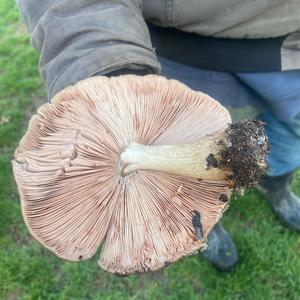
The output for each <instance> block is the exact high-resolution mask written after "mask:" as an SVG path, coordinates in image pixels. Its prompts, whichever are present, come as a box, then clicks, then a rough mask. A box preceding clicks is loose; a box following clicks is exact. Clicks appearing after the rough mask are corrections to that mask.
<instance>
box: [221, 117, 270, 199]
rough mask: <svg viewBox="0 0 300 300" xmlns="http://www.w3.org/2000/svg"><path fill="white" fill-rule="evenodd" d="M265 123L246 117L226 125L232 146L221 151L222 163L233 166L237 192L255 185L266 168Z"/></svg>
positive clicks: (266, 143) (267, 148) (267, 151)
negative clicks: (246, 118)
mask: <svg viewBox="0 0 300 300" xmlns="http://www.w3.org/2000/svg"><path fill="white" fill-rule="evenodd" d="M264 125H265V123H263V122H261V121H259V120H244V121H240V122H238V123H235V124H230V125H229V127H228V129H226V133H227V134H228V141H229V146H228V147H226V148H225V149H223V150H222V151H221V153H220V156H221V161H219V166H220V167H221V168H222V167H227V168H229V169H231V170H232V172H233V177H232V181H233V182H234V189H235V190H236V191H237V192H240V193H241V192H243V190H244V189H247V188H251V187H254V186H256V185H257V184H258V182H259V179H260V178H261V177H263V176H264V175H265V174H266V172H267V169H268V164H267V158H268V153H269V151H270V143H269V140H268V138H267V136H266V134H265V131H264ZM220 143H222V141H220Z"/></svg>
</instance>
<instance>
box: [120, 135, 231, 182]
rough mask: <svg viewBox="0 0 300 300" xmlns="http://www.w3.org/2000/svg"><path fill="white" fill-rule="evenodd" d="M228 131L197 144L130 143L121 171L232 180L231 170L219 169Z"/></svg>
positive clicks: (124, 174)
mask: <svg viewBox="0 0 300 300" xmlns="http://www.w3.org/2000/svg"><path fill="white" fill-rule="evenodd" d="M226 136H227V135H226V133H225V132H221V133H217V134H215V135H212V136H207V137H205V138H203V139H201V140H200V141H199V142H197V143H195V144H181V145H180V144H177V145H162V146H160V145H153V146H145V145H141V144H131V145H130V146H129V147H128V148H127V149H126V150H125V151H124V152H123V153H122V154H121V156H120V160H119V166H118V170H119V173H120V174H121V175H122V176H126V175H128V174H130V173H132V172H134V171H136V170H152V171H160V172H165V173H171V174H175V175H182V176H189V177H194V178H199V179H229V178H230V177H231V176H232V172H231V171H230V170H229V169H228V168H227V167H224V168H220V166H219V164H218V161H220V159H221V157H220V153H221V150H222V149H224V147H227V144H228V142H227V137H226Z"/></svg>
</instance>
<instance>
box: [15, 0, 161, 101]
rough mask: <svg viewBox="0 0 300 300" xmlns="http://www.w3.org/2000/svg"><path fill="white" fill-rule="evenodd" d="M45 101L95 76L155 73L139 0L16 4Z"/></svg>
mask: <svg viewBox="0 0 300 300" xmlns="http://www.w3.org/2000/svg"><path fill="white" fill-rule="evenodd" d="M17 3H18V6H19V9H20V12H21V15H22V17H23V19H24V21H25V23H26V25H27V27H28V30H29V31H30V33H31V35H32V37H31V43H32V46H33V47H34V48H36V49H37V51H38V52H39V53H40V61H39V68H40V74H41V76H42V78H43V80H44V82H45V86H46V90H47V93H48V96H49V98H52V97H53V96H54V95H55V94H56V93H57V92H59V91H60V90H61V89H63V88H64V87H66V86H68V85H70V84H74V83H76V82H77V81H79V80H82V79H84V78H87V77H89V76H93V75H95V74H98V75H99V74H101V75H105V74H108V73H114V72H115V71H116V70H119V69H126V70H133V72H135V71H136V72H140V71H143V72H145V73H147V72H149V73H159V70H160V69H159V68H160V67H159V63H158V62H157V59H156V56H155V53H154V50H153V48H152V45H151V41H150V36H149V32H148V29H147V25H146V23H145V21H144V19H143V17H142V12H141V11H142V6H141V1H139V0H114V1H105V0H102V1H101V0H89V1H82V0H56V1H53V0H43V1H40V0H18V2H17Z"/></svg>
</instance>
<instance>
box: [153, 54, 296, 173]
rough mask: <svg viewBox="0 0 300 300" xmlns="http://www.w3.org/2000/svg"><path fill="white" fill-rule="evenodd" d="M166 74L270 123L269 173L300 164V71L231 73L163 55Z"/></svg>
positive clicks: (232, 107)
mask: <svg viewBox="0 0 300 300" xmlns="http://www.w3.org/2000/svg"><path fill="white" fill-rule="evenodd" d="M159 61H160V63H161V66H162V75H164V76H166V77H167V78H172V79H177V80H179V81H181V82H183V83H185V84H186V85H187V86H189V87H190V88H192V89H194V90H198V91H202V92H204V93H207V94H209V95H210V96H212V97H213V98H215V99H216V100H218V101H219V102H221V103H222V104H223V105H224V106H226V107H228V108H229V110H230V111H235V112H240V111H245V112H247V111H248V112H252V117H254V116H255V117H256V118H258V119H260V120H262V121H264V122H266V123H267V124H266V133H267V135H268V137H269V139H270V142H271V153H270V155H269V171H268V175H269V176H279V175H283V174H286V173H289V172H292V171H294V170H295V169H296V168H298V167H300V70H294V71H285V72H264V73H230V72H218V71H211V70H204V69H200V68H196V67H193V66H187V65H183V64H180V63H178V62H175V61H171V60H168V59H165V58H162V57H159Z"/></svg>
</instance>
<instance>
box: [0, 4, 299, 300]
mask: <svg viewBox="0 0 300 300" xmlns="http://www.w3.org/2000/svg"><path fill="white" fill-rule="evenodd" d="M37 65H38V56H37V54H36V53H35V51H34V50H32V49H31V47H30V46H29V38H28V35H27V34H26V31H25V29H24V26H23V25H22V23H21V22H20V20H19V16H18V11H17V9H16V7H15V4H14V1H13V0H1V4H0V120H2V122H1V123H2V124H1V125H0V299H8V300H12V299H43V300H48V299H55V300H65V299H82V300H85V299H99V300H100V299H107V300H108V299H111V300H114V299H132V300H133V299H166V300H168V299H169V300H171V299H188V300H193V299H213V300H218V299H251V300H252V299H300V254H299V249H300V235H299V234H297V233H296V232H293V231H291V230H289V229H287V228H285V227H283V226H282V225H281V223H280V222H279V220H278V219H277V218H276V217H275V216H274V215H273V214H272V212H271V210H270V208H269V207H268V206H267V204H266V202H265V201H264V199H263V198H262V196H261V195H260V194H259V193H258V192H257V191H255V190H252V191H249V192H247V193H246V195H245V196H244V197H242V198H237V199H234V200H233V201H232V204H231V207H230V209H229V211H228V212H227V214H226V216H225V218H224V224H225V225H226V228H227V229H228V230H229V231H230V232H231V234H232V237H233V239H234V241H235V242H236V245H237V247H238V249H239V254H240V264H239V266H238V267H237V268H236V269H235V271H234V272H232V273H219V272H217V271H215V270H214V269H213V268H212V267H211V266H210V265H209V264H208V263H207V262H206V261H204V260H203V259H202V258H201V256H192V257H189V258H185V259H182V260H181V261H179V262H178V263H176V264H174V265H172V266H170V267H168V268H167V269H165V270H163V271H160V272H157V273H153V274H146V275H143V276H130V277H124V278H119V277H116V276H114V275H111V274H109V273H106V272H104V271H103V270H101V269H100V268H98V266H97V255H96V256H95V257H94V258H93V259H92V260H90V261H87V262H82V263H69V262H65V261H62V260H60V259H59V258H57V257H55V256H54V255H53V254H51V253H50V252H49V251H47V250H46V249H44V248H43V247H42V246H40V245H39V244H38V243H37V242H36V241H35V240H34V239H33V238H32V237H31V236H30V234H29V233H28V231H27V229H26V227H25V224H24V222H23V220H22V216H21V212H20V205H19V198H18V194H17V192H16V187H15V183H14V180H13V177H12V172H11V164H10V161H11V159H12V157H13V151H14V149H15V147H16V145H17V143H18V141H19V139H20V138H21V137H22V135H23V134H24V132H25V131H26V126H27V125H26V124H27V123H26V122H28V117H27V115H28V112H29V111H30V110H32V108H31V107H34V105H35V104H34V103H35V102H36V101H37V100H39V101H40V99H46V96H45V93H44V90H43V85H42V82H41V80H40V78H39V75H38V71H37ZM296 177H297V178H296V184H295V185H294V187H295V190H296V191H297V192H298V193H299V194H300V188H299V184H297V183H299V182H300V175H299V174H298V175H297V176H296Z"/></svg>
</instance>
